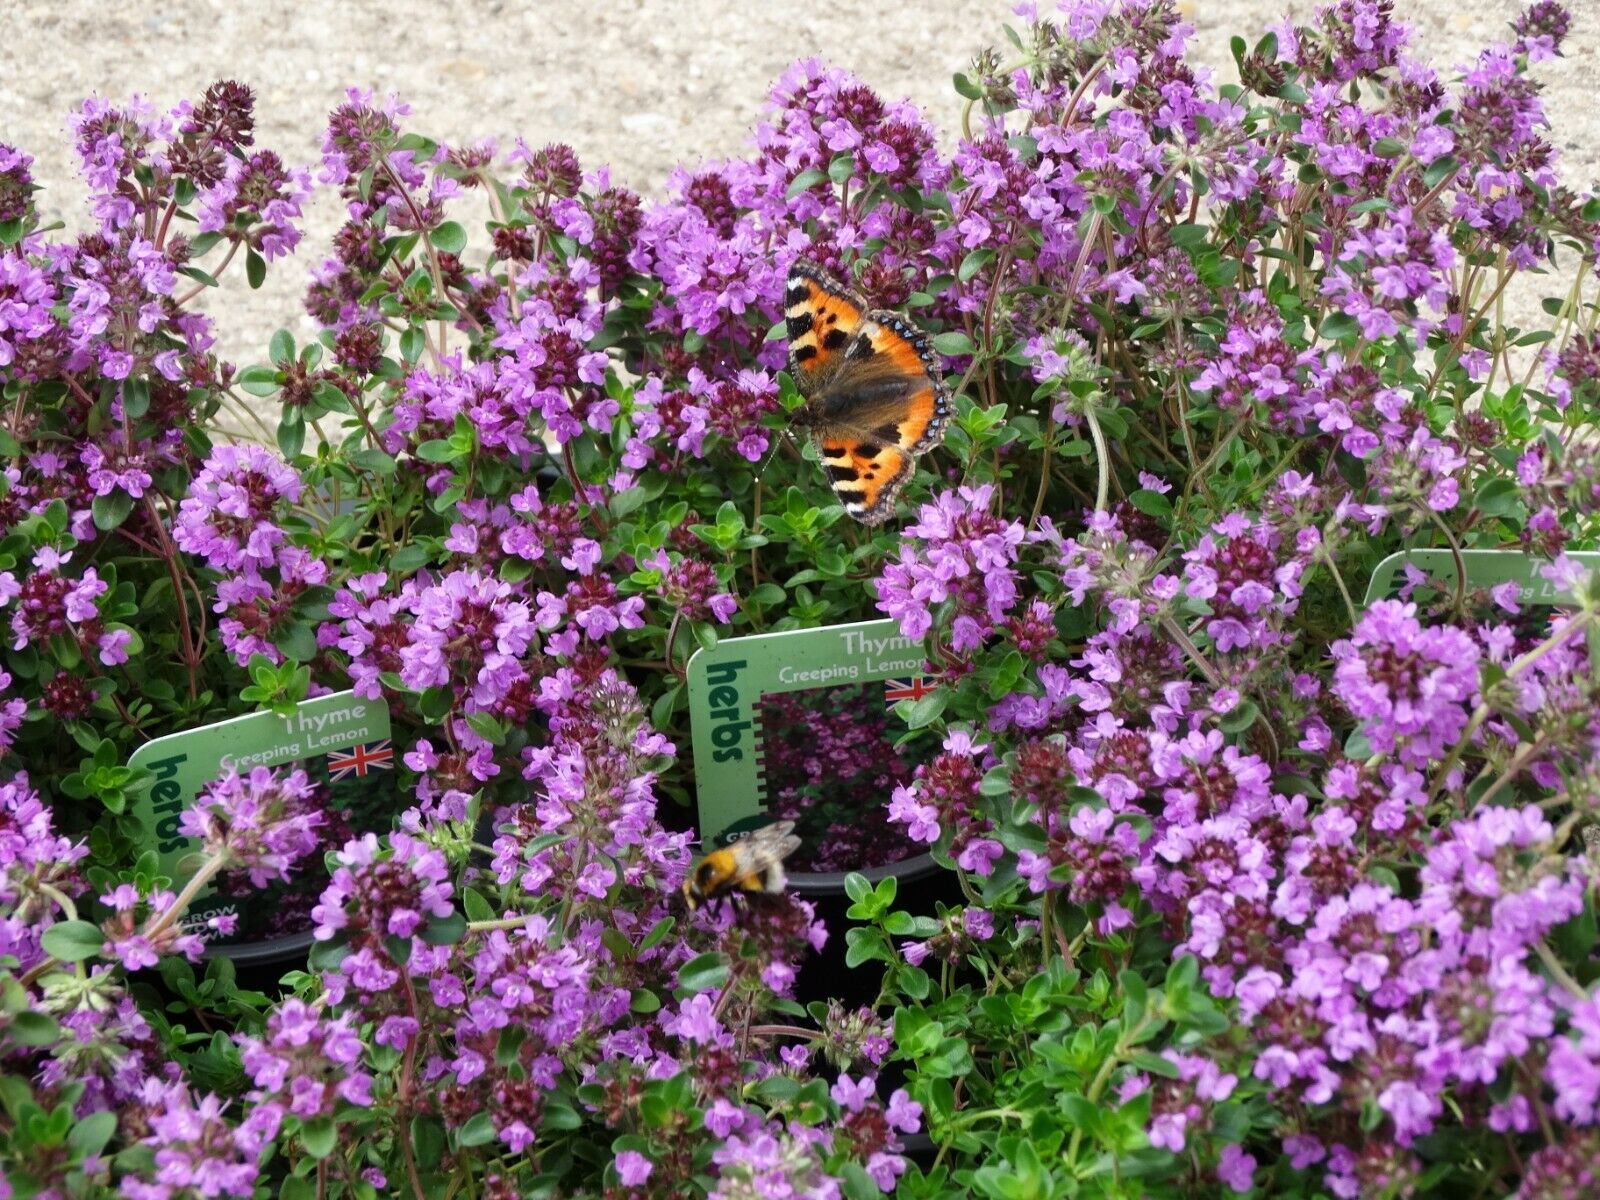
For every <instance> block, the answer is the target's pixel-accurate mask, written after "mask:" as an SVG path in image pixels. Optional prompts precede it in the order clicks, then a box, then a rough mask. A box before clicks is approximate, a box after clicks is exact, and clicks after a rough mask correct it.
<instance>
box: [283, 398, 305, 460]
mask: <svg viewBox="0 0 1600 1200" xmlns="http://www.w3.org/2000/svg"><path fill="white" fill-rule="evenodd" d="M288 413H289V410H285V413H284V419H283V420H282V421H279V422H278V450H279V452H280V453H281V454H282V455H283V456H284V458H286V459H288V460H290V461H291V462H293V461H294V460H295V459H297V458H299V457H300V451H302V450H304V449H305V448H306V423H305V422H304V421H303V420H300V419H299V417H300V414H299V413H298V412H295V414H294V416H295V419H294V420H289V419H288Z"/></svg>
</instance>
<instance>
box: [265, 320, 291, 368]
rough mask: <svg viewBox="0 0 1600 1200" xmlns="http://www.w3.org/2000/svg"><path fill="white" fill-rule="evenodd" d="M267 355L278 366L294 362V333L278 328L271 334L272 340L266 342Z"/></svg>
mask: <svg viewBox="0 0 1600 1200" xmlns="http://www.w3.org/2000/svg"><path fill="white" fill-rule="evenodd" d="M267 357H268V358H270V359H271V360H272V361H273V362H275V363H277V364H278V365H279V366H285V367H286V366H288V365H289V364H290V363H292V362H294V335H293V334H292V333H290V332H289V331H288V330H287V329H280V330H278V332H277V333H275V334H273V335H272V341H270V342H269V343H267Z"/></svg>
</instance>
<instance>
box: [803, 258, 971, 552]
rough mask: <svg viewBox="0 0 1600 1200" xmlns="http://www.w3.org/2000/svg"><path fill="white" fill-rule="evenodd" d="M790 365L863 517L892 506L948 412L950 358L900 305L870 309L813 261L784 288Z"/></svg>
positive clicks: (841, 488)
mask: <svg viewBox="0 0 1600 1200" xmlns="http://www.w3.org/2000/svg"><path fill="white" fill-rule="evenodd" d="M784 317H785V319H786V321H787V325H788V334H789V369H790V373H791V374H792V375H793V376H794V379H795V385H796V386H797V387H798V388H799V389H800V394H801V395H802V396H804V397H805V401H806V402H805V404H804V406H803V407H802V408H800V409H799V410H798V411H797V412H796V414H795V417H794V423H795V424H796V425H799V426H801V427H802V428H806V429H809V430H810V431H811V437H812V440H813V441H815V442H816V444H817V452H818V453H819V454H820V455H821V456H822V465H823V468H824V469H825V470H826V471H827V472H828V480H829V482H830V483H832V484H833V490H834V492H835V493H836V494H837V495H838V497H839V500H840V502H841V503H842V504H843V505H844V510H845V512H847V513H849V514H850V515H851V516H852V517H854V518H855V519H856V520H858V521H860V522H861V523H862V524H863V525H879V524H882V523H883V522H884V521H887V520H888V519H889V517H890V516H892V515H893V513H894V502H895V498H896V497H898V496H899V495H900V491H901V489H902V488H904V487H905V485H906V481H907V480H909V479H910V478H911V473H912V471H914V470H915V469H916V464H917V455H919V454H922V453H925V452H926V451H928V450H931V449H932V448H933V447H934V446H937V445H938V444H939V442H940V441H941V439H942V438H943V437H944V427H945V423H946V422H947V421H948V420H949V419H950V392H949V390H948V389H947V388H946V387H945V385H944V380H943V378H942V376H943V364H942V362H941V361H940V358H939V355H938V353H937V352H936V351H935V350H934V348H933V345H932V344H931V343H930V342H929V341H928V338H927V337H926V335H924V334H923V332H922V331H921V330H920V329H918V328H917V327H916V326H915V325H913V324H912V323H911V322H910V321H908V320H906V319H905V318H904V317H902V316H900V315H899V314H898V313H892V312H887V311H884V310H882V309H869V308H868V307H867V302H866V301H865V300H864V299H862V298H861V297H860V296H859V295H857V294H856V293H855V292H854V291H852V290H851V289H849V288H847V287H845V286H844V285H843V284H841V283H839V282H838V281H837V280H835V279H833V278H831V277H830V276H829V275H827V274H826V273H824V272H823V271H822V270H821V269H820V268H818V267H817V266H815V265H814V264H812V263H809V262H804V261H801V262H797V263H795V264H794V266H793V267H791V268H790V270H789V280H788V285H787V291H786V292H785V295H784Z"/></svg>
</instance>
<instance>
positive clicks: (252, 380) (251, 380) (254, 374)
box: [239, 365, 278, 397]
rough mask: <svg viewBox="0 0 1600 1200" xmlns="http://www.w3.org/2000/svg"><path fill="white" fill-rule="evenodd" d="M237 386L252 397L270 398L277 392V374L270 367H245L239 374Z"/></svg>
mask: <svg viewBox="0 0 1600 1200" xmlns="http://www.w3.org/2000/svg"><path fill="white" fill-rule="evenodd" d="M239 386H240V387H241V388H243V389H244V390H245V391H247V392H249V393H250V394H251V395H252V396H263V397H265V396H271V395H273V394H274V393H276V392H277V390H278V372H277V371H276V370H274V369H273V368H272V367H263V366H259V365H258V366H254V367H246V368H245V369H244V370H242V371H240V372H239Z"/></svg>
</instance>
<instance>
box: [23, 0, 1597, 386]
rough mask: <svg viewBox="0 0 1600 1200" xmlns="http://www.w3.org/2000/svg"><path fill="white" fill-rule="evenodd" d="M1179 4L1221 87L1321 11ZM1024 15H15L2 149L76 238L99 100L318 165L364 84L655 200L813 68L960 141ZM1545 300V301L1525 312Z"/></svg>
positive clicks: (1593, 119) (1462, 31) (423, 121)
mask: <svg viewBox="0 0 1600 1200" xmlns="http://www.w3.org/2000/svg"><path fill="white" fill-rule="evenodd" d="M1182 6H1183V8H1184V11H1185V12H1186V14H1187V15H1188V17H1189V19H1190V20H1191V21H1192V22H1193V23H1194V25H1195V26H1196V29H1197V34H1196V39H1195V44H1196V51H1197V54H1198V56H1199V58H1200V60H1201V61H1203V62H1205V63H1207V64H1210V65H1212V66H1214V67H1216V68H1217V69H1218V70H1219V71H1221V73H1222V76H1221V77H1222V78H1223V79H1225V80H1226V79H1231V78H1232V60H1231V58H1230V57H1229V54H1228V39H1229V36H1230V35H1231V34H1233V33H1235V32H1240V33H1243V34H1244V35H1245V36H1246V38H1247V40H1249V41H1250V42H1251V43H1252V44H1253V43H1254V40H1255V38H1256V37H1257V36H1259V34H1260V32H1261V31H1262V29H1263V28H1264V26H1265V25H1266V24H1267V23H1268V22H1269V21H1271V20H1273V19H1274V18H1275V17H1276V16H1277V15H1278V14H1280V13H1282V12H1284V11H1288V12H1289V13H1291V14H1292V15H1293V16H1295V17H1296V18H1300V19H1304V18H1307V17H1309V15H1310V14H1311V12H1312V11H1313V9H1314V7H1315V5H1314V4H1313V3H1311V2H1310V0H1290V2H1288V3H1285V2H1284V0H1182ZM1396 7H1397V8H1398V9H1399V10H1400V11H1401V13H1402V14H1403V15H1404V16H1405V18H1406V19H1407V20H1409V21H1410V22H1411V23H1412V24H1413V25H1414V26H1415V27H1416V29H1417V37H1416V49H1417V52H1418V55H1419V57H1423V58H1426V59H1429V60H1431V61H1433V62H1436V63H1439V64H1441V65H1443V66H1446V67H1452V66H1455V65H1458V64H1462V63H1465V62H1467V61H1469V60H1470V58H1471V57H1472V55H1473V54H1474V52H1475V51H1476V49H1477V48H1478V47H1481V46H1483V45H1485V44H1486V43H1489V42H1492V41H1495V40H1499V39H1502V38H1504V37H1506V36H1507V35H1508V30H1507V22H1508V21H1509V20H1510V19H1511V17H1512V16H1514V15H1515V14H1516V13H1517V12H1518V11H1519V10H1520V8H1521V7H1522V5H1521V4H1519V3H1516V2H1515V0H1478V2H1477V3H1476V4H1474V5H1472V6H1470V7H1467V6H1463V5H1462V4H1461V3H1460V2H1459V0H1397V4H1396ZM1569 7H1570V8H1572V9H1573V10H1574V11H1575V12H1577V13H1579V14H1580V16H1579V18H1578V20H1577V22H1576V26H1575V28H1574V30H1573V33H1572V35H1571V36H1570V37H1569V39H1568V42H1567V51H1566V57H1565V58H1563V59H1561V60H1558V61H1556V62H1552V63H1545V64H1542V65H1541V66H1540V67H1539V68H1537V71H1538V76H1539V78H1541V79H1542V80H1543V81H1544V82H1545V84H1546V85H1547V89H1548V90H1547V93H1546V109H1547V111H1548V113H1549V116H1550V121H1551V124H1552V126H1553V129H1554V133H1555V141H1556V143H1557V145H1559V146H1560V147H1561V148H1562V151H1563V154H1564V158H1565V177H1566V178H1567V180H1568V182H1569V183H1571V184H1573V185H1574V186H1577V187H1580V188H1588V187H1594V186H1595V185H1596V181H1597V178H1600V138H1597V137H1596V133H1597V131H1600V111H1597V109H1596V106H1595V102H1594V101H1595V98H1594V86H1595V82H1596V80H1597V78H1600V74H1597V67H1600V58H1597V55H1600V3H1597V2H1596V0H1569ZM141 10H143V11H141ZM734 14H737V15H736V16H735V15H734ZM911 14H914V15H911ZM1011 19H1013V18H1012V16H1011V13H1010V6H1009V4H1007V3H1005V2H1003V0H1001V2H995V0H922V3H919V4H918V5H917V6H916V7H915V9H911V8H910V6H908V5H906V4H905V3H904V2H903V0H902V2H901V3H890V4H881V5H876V6H874V5H868V4H850V5H838V6H836V7H834V8H833V9H828V8H826V7H825V6H820V5H815V4H807V5H801V4H797V3H793V2H791V0H769V2H768V3H765V4H762V5H755V4H749V5H739V6H737V7H735V6H734V5H731V4H727V3H724V2H720V0H612V2H611V3H606V4H604V5H594V4H591V3H588V2H585V0H540V2H538V3H533V4H516V3H500V2H498V0H455V2H454V3H450V4H428V3H423V2H422V0H343V2H342V3H324V4H317V5H289V6H283V5H277V4H274V5H266V4H260V3H256V2H255V0H172V2H171V3H169V4H167V5H164V6H162V8H161V9H160V11H155V10H154V9H153V8H152V9H148V10H147V9H144V6H138V5H129V4H127V3H125V2H123V0H68V3H66V4H62V3H61V2H60V0H45V2H43V3H38V2H32V0H20V2H17V0H14V2H13V4H12V5H10V6H9V12H8V13H7V14H6V15H4V16H0V114H4V119H3V123H0V141H5V142H10V143H13V144H15V145H17V146H19V147H21V148H23V149H25V150H27V151H28V152H29V153H31V154H33V155H34V156H35V158H36V159H37V162H36V163H35V166H34V174H35V177H36V178H37V179H38V180H39V181H40V182H41V183H42V184H44V185H45V186H46V188H47V189H48V190H47V191H46V192H45V193H44V195H43V197H42V200H43V208H44V210H45V212H46V213H47V214H48V215H49V216H51V217H55V218H59V219H61V220H64V221H65V222H66V223H67V224H68V226H69V227H74V228H75V227H78V226H79V225H80V224H81V222H82V212H83V207H82V205H83V187H82V184H81V182H80V181H79V179H78V178H77V176H76V174H75V167H74V164H73V162H72V156H71V147H70V140H69V135H68V133H67V115H68V113H69V112H70V111H71V110H72V109H73V108H74V107H75V105H76V104H77V103H78V101H79V100H80V99H81V98H82V97H83V96H84V95H85V94H87V93H89V92H91V91H95V92H99V93H100V94H102V95H105V96H107V97H110V98H113V99H116V98H122V97H125V96H127V95H128V94H130V93H133V92H139V93H143V94H144V95H146V96H148V97H149V98H150V99H151V100H152V101H153V102H154V103H156V104H157V105H159V106H162V107H169V106H170V105H172V104H173V103H175V102H176V101H178V100H179V99H181V98H183V97H187V96H198V95H199V93H200V92H201V91H202V90H203V89H204V88H205V86H206V85H207V84H208V83H210V82H211V81H213V80H215V79H218V78H235V79H240V80H243V81H245V82H247V83H249V84H250V85H252V86H253V87H254V88H255V90H256V94H257V97H258V103H257V120H258V125H257V143H258V145H261V146H264V147H270V148H273V149H276V150H278V151H279V153H281V154H282V155H283V156H284V158H285V159H286V160H288V161H290V162H311V161H314V160H315V158H316V154H317V141H318V138H319V136H320V132H321V128H322V124H323V120H324V118H325V117H326V114H327V113H328V111H329V109H330V108H332V107H333V106H334V105H336V104H337V103H338V102H339V101H340V100H341V98H342V94H343V89H344V88H346V87H348V86H363V87H369V88H373V89H375V90H377V91H379V92H387V91H395V92H398V93H399V94H400V96H401V97H402V98H403V99H405V100H406V101H408V102H409V103H410V105H411V106H412V110H413V111H412V115H411V117H410V118H409V122H408V128H410V129H414V130H416V131H418V132H423V133H427V134H430V135H432V136H434V137H437V138H440V139H442V140H444V141H446V142H466V141H472V140H475V139H478V138H482V137H494V138H496V139H497V140H498V141H499V142H500V144H501V146H502V147H509V145H510V143H511V140H512V139H513V138H514V137H516V136H518V135H520V136H522V137H524V138H526V139H527V140H528V141H529V142H530V143H533V144H534V145H541V144H543V143H545V142H549V141H564V142H567V143H568V144H570V145H571V146H572V147H573V148H574V149H575V150H576V151H577V152H578V155H579V157H580V159H581V160H582V161H583V163H584V165H585V166H598V165H600V164H604V163H609V164H610V166H611V168H612V172H613V175H614V177H615V178H616V179H617V180H618V181H619V182H622V183H626V184H628V185H630V186H632V187H635V188H638V189H640V190H641V191H642V192H644V194H645V195H646V197H649V196H650V195H652V194H659V190H660V188H661V186H662V184H663V182H664V181H665V179H666V178H667V176H668V174H669V173H670V171H671V169H672V168H673V166H674V165H675V164H678V163H683V164H686V165H693V164H695V163H696V162H699V161H701V160H704V159H708V158H709V159H715V158H724V157H728V156H731V155H736V154H739V153H741V152H742V150H743V149H744V147H745V144H746V139H747V137H748V135H749V132H750V130H751V128H752V126H753V125H754V123H755V121H756V120H757V118H758V116H759V113H760V108H761V103H762V100H763V98H764V96H765V94H766V91H767V89H768V87H769V86H770V84H771V81H772V80H773V79H774V78H775V77H776V76H777V75H778V73H779V72H780V71H782V70H783V68H784V67H785V66H787V65H788V64H789V63H790V62H791V61H793V60H794V59H797V58H803V57H806V56H809V55H818V56H820V57H822V58H823V59H825V60H827V61H829V62H831V63H834V64H836V65H839V66H843V67H847V68H849V69H851V70H853V71H855V72H856V73H857V74H859V75H860V76H861V77H862V78H863V79H865V80H866V81H867V82H868V83H870V84H871V85H873V86H874V87H875V88H877V89H878V91H880V92H881V93H883V94H884V95H886V96H890V97H899V96H909V97H910V98H911V99H913V100H915V101H916V102H917V103H919V104H921V105H922V106H923V107H924V108H925V109H926V110H927V111H928V112H929V114H930V115H931V116H932V118H933V119H934V121H935V122H936V123H937V124H938V125H940V127H941V128H945V129H949V128H951V127H952V126H953V125H954V124H955V120H956V117H957V115H958V113H959V103H960V102H959V100H958V98H957V97H956V96H955V93H954V92H953V91H952V90H951V88H950V77H951V75H952V73H953V72H955V71H958V70H961V69H962V68H963V67H964V65H965V64H966V63H967V61H968V60H969V59H970V57H971V56H972V54H973V53H974V52H975V51H976V50H978V49H980V48H981V47H983V46H985V45H988V44H991V43H993V42H997V41H1000V40H1001V38H1002V35H1001V33H1000V26H1001V25H1002V24H1004V23H1005V22H1006V21H1008V20H1011ZM337 219H338V205H337V203H336V202H335V201H334V198H333V197H332V196H330V195H328V194H326V192H319V193H318V196H317V198H316V200H315V201H314V202H313V206H312V208H311V211H310V214H309V222H308V231H307V232H308V236H307V239H306V241H305V242H304V243H302V246H301V250H300V253H299V255H298V257H297V258H294V259H291V260H288V261H287V262H285V263H279V264H277V265H276V267H275V269H274V270H273V271H272V272H271V273H270V274H269V276H268V279H267V282H266V284H265V285H264V286H263V287H262V288H261V289H260V290H259V291H256V292H252V291H249V290H248V289H247V288H246V287H245V286H244V284H243V282H242V280H241V279H239V278H237V277H234V278H229V279H225V280H224V286H223V288H222V290H221V291H220V292H217V293H213V294H212V295H211V296H210V297H209V303H210V305H211V309H212V311H213V312H214V313H215V314H216V315H217V317H218V323H219V326H220V329H219V334H220V342H221V347H220V348H221V350H222V352H223V354H224V355H225V357H228V358H231V359H233V360H234V361H236V362H239V363H241V364H242V363H248V362H251V361H254V360H255V359H257V358H259V357H261V355H262V351H263V350H264V348H265V345H266V341H267V338H268V337H269V336H270V334H271V332H272V331H273V330H274V329H276V328H278V327H279V326H287V327H289V328H291V329H293V330H294V331H295V332H296V335H297V339H298V338H303V337H304V336H305V335H306V334H307V333H308V332H310V330H311V325H310V322H309V320H308V319H307V318H306V317H305V316H304V315H303V314H302V312H301V308H300V303H299V297H300V294H301V292H302V290H303V287H304V284H305V272H306V269H307V267H308V265H309V263H310V262H311V261H313V260H314V259H315V258H319V257H321V255H322V253H323V251H322V247H324V246H325V245H326V244H327V238H328V236H329V235H330V234H331V232H332V230H333V229H334V228H335V226H336V222H337ZM236 274H237V268H235V275H236ZM1548 290H1550V289H1548V288H1542V287H1538V286H1537V285H1534V286H1533V287H1532V288H1531V290H1530V291H1529V295H1530V296H1531V297H1534V298H1536V297H1537V295H1539V294H1543V293H1544V292H1546V291H1548ZM1531 302H1532V301H1531V299H1524V300H1522V301H1521V303H1524V304H1527V303H1531Z"/></svg>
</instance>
